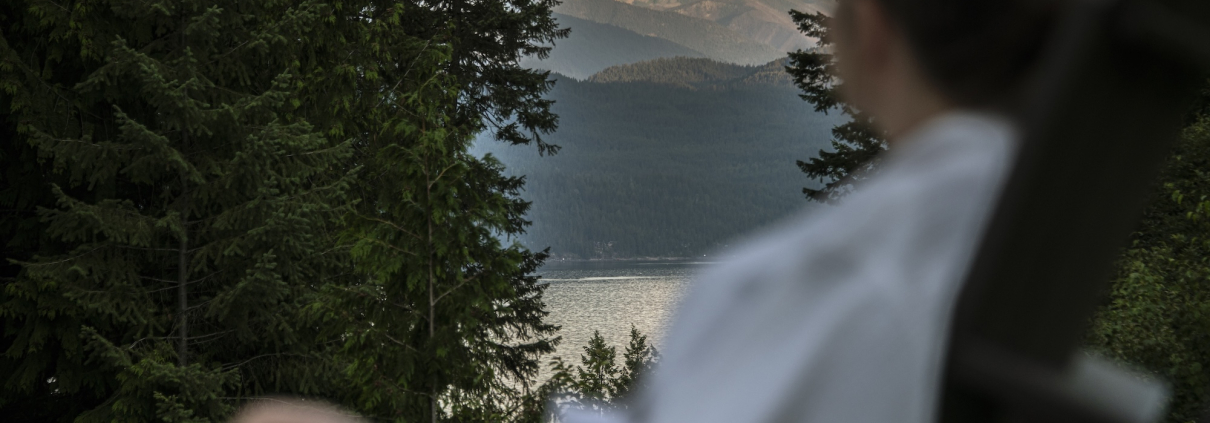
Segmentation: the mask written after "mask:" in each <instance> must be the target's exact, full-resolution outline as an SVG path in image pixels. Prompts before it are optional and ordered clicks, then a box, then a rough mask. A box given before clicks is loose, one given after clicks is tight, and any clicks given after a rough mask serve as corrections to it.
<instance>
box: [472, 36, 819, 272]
mask: <svg viewBox="0 0 1210 423" xmlns="http://www.w3.org/2000/svg"><path fill="white" fill-rule="evenodd" d="M649 64H651V63H649ZM674 64H675V65H679V68H680V69H681V70H683V71H685V72H684V74H690V75H694V76H693V78H692V80H691V81H690V80H689V79H686V80H675V79H671V78H667V76H668V75H662V76H661V75H649V76H648V78H647V79H649V80H657V79H658V80H660V81H661V82H662V83H653V82H642V81H640V82H603V81H607V80H609V79H608V78H606V76H605V75H613V74H619V73H626V72H622V71H621V70H618V69H614V70H607V71H605V72H602V74H599V75H597V76H594V77H593V78H590V81H596V82H590V81H584V82H580V81H575V80H571V79H569V78H559V80H558V83H557V84H556V86H555V88H554V90H552V91H551V94H550V95H551V98H553V99H555V100H556V101H557V103H556V104H555V107H554V111H555V112H556V113H558V114H559V115H560V120H559V131H558V132H557V133H555V134H554V135H553V136H551V137H550V139H549V141H550V142H554V143H557V144H559V145H561V146H562V147H563V148H562V150H561V151H560V152H559V154H557V155H555V156H553V157H545V158H536V157H533V156H532V155H531V154H526V151H525V149H517V148H511V147H506V146H503V145H500V144H499V143H491V142H484V141H480V142H479V143H478V145H477V148H476V153H478V154H482V153H485V152H491V153H493V154H495V155H496V156H498V157H499V158H501V159H502V161H503V162H504V163H505V164H506V165H507V168H508V171H509V172H511V173H513V174H516V175H526V177H527V183H526V191H525V193H524V194H523V197H524V198H526V199H527V200H530V201H533V208H532V209H531V210H530V213H529V214H528V215H527V218H528V219H530V220H532V221H534V225H533V226H532V227H530V229H529V231H528V233H527V234H525V235H523V236H522V237H521V239H522V241H523V242H524V243H525V244H526V245H527V246H529V247H531V248H544V247H547V246H549V247H551V252H552V254H553V255H554V256H555V257H569V258H623V257H669V256H676V257H685V256H699V257H700V256H701V255H702V254H710V253H712V252H714V251H715V250H717V249H719V248H720V247H722V246H724V245H726V244H727V243H729V242H730V241H731V240H733V239H735V237H737V236H741V235H743V234H745V233H747V232H750V231H752V230H754V229H756V228H758V227H761V226H762V225H766V224H768V223H771V222H773V221H775V220H777V219H779V218H781V217H784V216H786V215H788V214H790V213H793V212H795V211H796V210H798V209H800V208H802V207H804V206H806V203H804V202H803V200H802V197H801V195H799V192H800V191H801V189H802V186H803V185H804V184H807V183H808V181H807V180H806V178H805V177H804V176H803V175H802V174H801V173H800V172H799V171H798V169H797V168H796V167H795V165H794V159H793V158H794V157H801V156H802V155H805V154H810V153H813V152H815V151H817V150H819V149H820V148H823V147H824V146H826V145H827V143H828V140H829V130H830V129H831V128H832V126H834V125H835V124H836V123H838V122H839V119H838V118H837V117H836V116H826V115H822V114H818V113H815V112H813V111H812V110H811V108H810V106H809V105H808V104H806V103H804V102H803V101H801V100H800V99H799V98H798V97H797V96H796V92H795V91H794V89H792V88H787V87H786V86H784V85H781V84H767V83H760V82H759V79H758V78H757V79H754V78H753V77H754V76H758V75H760V74H761V73H762V72H763V71H765V70H766V69H767V67H765V66H762V67H742V66H734V65H722V64H718V63H710V62H709V61H703V60H693V59H677V60H672V61H659V62H658V63H655V64H651V65H659V66H651V67H647V68H665V69H676V68H678V67H676V66H672V65H674ZM644 67H646V66H643V65H640V66H635V67H627V69H629V70H635V69H641V68H644ZM694 67H697V68H698V69H697V70H696V71H694V72H689V71H688V70H689V69H693V68H694ZM702 75H713V78H710V77H703V76H702ZM642 79H643V78H641V77H639V76H635V77H634V78H631V80H632V81H635V80H642ZM743 81H748V82H747V83H741V82H743ZM689 82H692V83H693V84H706V83H709V84H712V86H713V87H714V88H713V89H695V88H693V87H692V86H691V85H692V84H689Z"/></svg>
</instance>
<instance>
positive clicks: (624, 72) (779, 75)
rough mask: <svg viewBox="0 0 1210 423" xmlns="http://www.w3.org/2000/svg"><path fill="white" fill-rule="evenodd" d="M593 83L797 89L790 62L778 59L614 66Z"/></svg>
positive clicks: (664, 61) (682, 60) (689, 60)
mask: <svg viewBox="0 0 1210 423" xmlns="http://www.w3.org/2000/svg"><path fill="white" fill-rule="evenodd" d="M588 81H590V82H599V83H610V82H654V83H659V84H671V85H676V86H680V87H684V88H694V89H701V88H709V89H725V88H732V87H740V86H755V85H765V86H775V87H781V88H786V89H793V88H794V80H793V79H792V78H791V77H790V74H788V73H786V60H785V59H778V60H774V61H772V62H769V63H766V64H764V65H760V66H740V65H733V64H730V63H723V62H719V61H716V60H711V59H697V58H686V57H676V58H667V59H665V58H661V59H656V60H649V61H646V62H640V63H634V64H629V65H620V66H613V67H610V68H608V69H605V70H603V71H601V72H598V73H597V74H596V75H593V76H592V77H590V78H589V79H588Z"/></svg>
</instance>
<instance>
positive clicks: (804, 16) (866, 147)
mask: <svg viewBox="0 0 1210 423" xmlns="http://www.w3.org/2000/svg"><path fill="white" fill-rule="evenodd" d="M790 17H791V19H793V20H794V23H796V24H798V29H799V30H800V31H802V33H803V34H806V35H807V36H808V37H813V38H816V39H818V40H819V43H818V44H817V45H816V47H814V48H812V49H810V50H798V51H795V52H793V53H790V63H789V65H788V66H786V72H789V73H790V75H791V76H793V77H794V84H795V85H797V86H798V88H799V89H800V90H802V92H803V93H802V94H800V97H802V99H803V100H806V101H808V102H810V103H811V104H813V105H814V106H815V111H817V112H821V113H828V112H830V111H837V110H839V111H840V112H841V113H843V114H845V115H847V116H850V117H851V118H852V119H851V120H850V121H848V122H845V123H843V124H841V125H837V126H836V127H835V128H833V129H832V136H833V137H835V138H833V139H832V151H827V150H820V151H819V153H818V155H817V156H816V157H812V158H810V159H807V160H806V161H802V160H799V161H798V162H797V163H798V167H799V169H802V171H803V173H806V174H807V176H808V177H810V178H812V179H815V180H816V181H819V182H821V183H823V187H822V188H818V189H815V188H803V189H802V192H803V194H806V196H807V198H809V199H812V200H815V201H820V202H825V203H832V202H836V201H837V200H839V199H841V198H842V197H844V196H845V195H846V194H848V193H849V192H851V191H852V190H853V184H854V183H856V182H859V181H861V180H864V179H866V178H869V177H870V176H873V175H874V174H875V173H876V172H877V169H878V160H879V154H878V153H881V152H882V151H883V150H886V148H887V144H886V134H884V133H883V132H882V131H880V130H879V129H877V128H876V127H875V126H874V124H873V121H872V120H871V119H872V118H871V116H870V115H869V114H867V113H865V112H862V111H860V110H857V109H854V108H853V107H852V106H850V105H849V104H847V103H845V102H843V101H841V100H840V98H839V97H838V96H837V92H838V90H839V89H840V86H841V85H842V84H843V83H842V82H840V81H837V79H836V77H835V69H834V61H833V58H832V54H831V53H830V49H831V46H832V38H831V37H830V36H829V35H828V28H829V27H828V19H830V18H829V17H828V16H827V15H824V14H823V13H819V12H815V13H803V12H799V11H796V10H791V11H790Z"/></svg>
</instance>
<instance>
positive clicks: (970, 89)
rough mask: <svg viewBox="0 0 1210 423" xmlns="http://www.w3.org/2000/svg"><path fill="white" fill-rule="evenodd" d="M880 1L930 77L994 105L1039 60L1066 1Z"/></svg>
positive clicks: (950, 90)
mask: <svg viewBox="0 0 1210 423" xmlns="http://www.w3.org/2000/svg"><path fill="white" fill-rule="evenodd" d="M840 1H845V0H840ZM877 1H878V2H879V3H880V4H881V5H882V6H883V7H884V8H885V9H886V11H887V14H888V15H890V18H891V19H892V20H893V21H894V22H895V24H897V25H899V26H900V27H901V28H902V30H903V31H904V32H905V33H906V34H907V37H908V42H909V44H910V45H911V47H912V49H913V50H914V51H915V53H916V56H917V57H918V59H919V60H920V62H921V66H922V67H924V71H925V73H926V75H927V77H928V78H930V82H932V83H933V84H934V85H935V86H937V87H938V89H940V90H941V91H942V93H943V94H944V95H946V96H947V97H949V98H950V99H951V100H952V101H955V102H957V103H959V104H961V105H963V106H988V105H993V104H997V103H1002V102H1004V101H1007V100H1009V99H1010V97H1011V94H1012V93H1014V92H1015V91H1016V90H1018V89H1019V88H1020V86H1021V84H1022V82H1023V80H1024V79H1025V77H1026V75H1028V73H1029V71H1030V70H1031V68H1032V65H1033V64H1034V63H1035V62H1037V59H1038V57H1039V55H1040V54H1041V51H1042V49H1043V46H1044V44H1045V42H1046V39H1047V37H1048V35H1049V33H1050V30H1051V27H1052V25H1053V23H1054V20H1055V17H1056V14H1057V11H1058V6H1059V3H1060V0H877Z"/></svg>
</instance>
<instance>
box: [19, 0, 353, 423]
mask: <svg viewBox="0 0 1210 423" xmlns="http://www.w3.org/2000/svg"><path fill="white" fill-rule="evenodd" d="M330 16H331V9H330V8H329V7H327V6H326V5H323V4H321V3H318V2H308V1H264V2H240V1H188V0H185V1H173V2H155V3H145V2H128V1H117V0H114V1H109V2H90V3H83V2H75V3H67V4H66V5H64V4H60V3H55V2H49V1H37V0H30V1H16V2H8V3H6V4H5V5H4V6H2V9H0V22H3V25H0V28H3V29H2V31H3V33H2V35H3V38H2V39H0V88H2V89H3V92H4V97H3V98H2V99H0V105H2V106H5V107H4V110H3V113H5V114H4V116H3V117H4V118H5V121H4V122H3V124H4V132H6V133H7V134H8V135H10V136H12V138H8V139H6V140H5V141H4V147H3V151H5V156H3V158H2V160H4V161H5V163H6V164H9V163H20V164H21V167H22V168H25V169H28V170H30V171H32V172H33V173H32V175H31V174H26V175H22V176H20V177H12V174H11V173H8V174H6V176H5V178H6V179H5V180H4V189H3V191H0V192H3V195H4V198H3V201H4V204H6V205H7V207H14V209H15V211H14V212H13V213H14V215H16V216H17V217H16V218H14V219H13V220H8V219H6V222H5V225H6V227H7V228H8V229H6V230H9V231H13V232H25V231H29V230H32V229H33V228H37V229H43V230H44V231H45V234H46V237H45V238H42V239H35V237H29V236H24V237H23V238H21V239H16V240H15V242H18V243H20V245H16V246H14V245H12V244H10V246H9V248H8V249H6V251H5V253H6V254H13V255H12V256H8V257H6V259H9V260H12V259H16V261H14V262H10V265H9V267H6V268H5V269H6V270H5V273H6V274H5V275H4V276H5V277H6V278H7V279H5V280H4V285H5V286H4V287H5V289H4V292H3V293H2V294H0V296H2V300H0V301H2V302H0V316H2V318H3V320H4V322H3V325H4V329H3V330H4V332H3V345H4V347H5V351H4V355H3V356H2V357H0V369H2V370H0V374H2V375H3V376H4V378H5V381H4V382H5V383H4V385H3V386H4V387H3V391H2V393H0V408H2V409H3V411H0V413H4V414H5V415H18V416H22V418H26V419H29V420H42V421H67V420H78V421H152V420H156V421H212V420H214V419H221V418H223V416H225V415H227V414H228V413H229V412H230V411H231V410H232V408H233V406H235V405H237V404H238V403H239V402H241V401H243V400H244V399H247V398H252V397H256V396H259V395H262V394H264V393H268V392H282V391H284V392H292V393H296V394H303V395H335V393H336V392H339V389H336V387H335V385H336V384H338V383H339V381H340V377H339V375H340V374H339V373H337V372H335V370H336V367H335V366H334V365H333V363H334V362H333V361H332V360H331V358H330V357H328V356H326V355H325V353H326V350H327V347H326V345H329V344H330V342H329V341H327V340H325V339H322V338H320V332H319V331H318V330H317V327H316V326H315V325H314V324H309V323H307V322H306V321H305V320H303V319H302V317H303V314H302V310H303V307H304V306H305V305H308V304H311V303H313V302H314V301H315V299H314V297H315V295H316V293H317V292H318V291H317V290H316V289H315V287H316V283H317V282H319V281H320V280H321V279H322V278H323V276H324V275H325V274H327V273H329V272H330V269H332V268H334V266H336V265H337V264H338V263H337V262H336V259H334V258H333V257H334V255H328V254H324V253H325V252H327V251H329V250H330V247H331V240H332V236H330V235H329V233H330V232H331V231H332V230H334V229H335V228H334V226H333V221H332V219H333V218H334V217H336V216H339V215H340V214H341V213H343V212H342V211H341V207H339V206H338V205H339V204H341V203H343V198H344V192H345V188H346V185H347V184H348V180H347V178H345V177H344V173H343V171H341V170H340V169H342V168H343V167H344V164H345V163H347V161H348V157H349V149H348V146H347V145H346V144H343V143H334V142H330V141H329V140H328V139H326V138H325V137H324V136H322V135H321V134H320V133H318V132H317V131H316V130H315V129H314V128H313V127H312V125H311V124H310V123H309V122H308V121H307V120H306V119H305V118H303V117H302V116H300V115H299V114H298V113H296V108H297V106H298V104H299V103H298V102H299V94H300V92H301V88H300V87H301V86H302V85H303V82H302V78H301V76H302V75H304V74H306V73H308V71H311V70H309V69H303V68H301V67H300V66H301V64H300V62H299V61H298V60H297V56H298V55H299V54H298V53H299V52H298V47H299V46H300V45H301V44H300V43H299V40H306V39H308V38H309V37H310V33H311V32H312V31H314V30H315V29H316V28H319V27H320V26H321V25H320V23H321V22H322V21H323V19H324V18H326V17H330ZM13 152H15V153H16V155H9V154H11V153H13ZM10 177H11V179H10ZM18 184H20V185H22V186H18ZM51 200H53V202H51ZM35 210H36V211H35ZM31 211H34V213H30V212H31ZM14 222H15V223H14ZM14 227H15V228H16V229H12V228H14ZM13 232H10V233H13ZM27 251H28V252H34V253H36V254H27V253H25V252H27ZM14 264H15V265H16V266H13V265H14Z"/></svg>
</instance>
